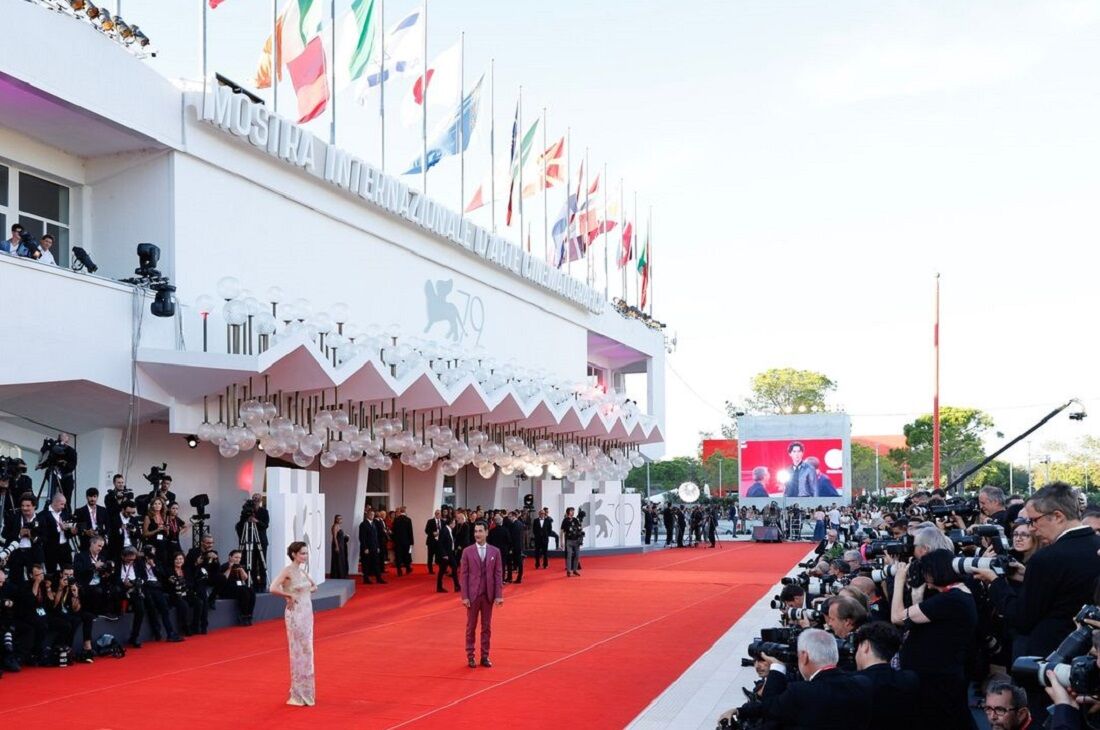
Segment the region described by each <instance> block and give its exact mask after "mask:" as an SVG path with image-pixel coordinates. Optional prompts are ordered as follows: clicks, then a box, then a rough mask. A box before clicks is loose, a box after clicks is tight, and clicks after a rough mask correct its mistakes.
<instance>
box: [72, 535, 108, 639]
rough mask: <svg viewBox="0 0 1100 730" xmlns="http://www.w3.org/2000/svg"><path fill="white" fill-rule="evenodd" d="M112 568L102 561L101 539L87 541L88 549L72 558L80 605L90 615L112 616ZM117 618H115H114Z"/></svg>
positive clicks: (97, 537)
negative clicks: (78, 586)
mask: <svg viewBox="0 0 1100 730" xmlns="http://www.w3.org/2000/svg"><path fill="white" fill-rule="evenodd" d="M113 571H114V566H113V565H112V564H111V563H110V562H108V561H105V560H104V559H103V538H102V537H99V536H98V535H96V536H95V537H93V538H91V539H90V540H88V549H87V550H84V551H82V552H80V553H78V554H77V556H76V557H75V558H73V573H74V575H75V576H76V581H77V583H78V584H79V585H80V590H81V593H82V596H81V597H82V601H81V602H82V604H83V605H84V608H85V609H86V610H87V611H89V612H91V613H103V614H108V615H110V614H114V613H115V611H114V606H113V601H112V600H111V598H112V596H111V590H110V584H111V574H112V573H113ZM116 618H117V616H116Z"/></svg>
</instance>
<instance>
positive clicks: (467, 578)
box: [458, 520, 504, 669]
mask: <svg viewBox="0 0 1100 730" xmlns="http://www.w3.org/2000/svg"><path fill="white" fill-rule="evenodd" d="M488 536H489V528H488V526H487V525H486V524H485V523H484V522H482V521H481V520H478V521H477V522H476V523H475V524H474V544H473V545H470V546H469V547H467V548H466V549H465V550H463V551H462V562H461V563H460V564H459V571H458V582H459V586H460V588H461V590H462V605H463V606H465V607H466V660H467V663H468V664H469V665H470V668H471V669H473V668H474V667H476V666H477V664H475V663H474V632H475V630H476V629H477V618H478V614H480V615H481V666H483V667H491V666H493V663H492V662H490V661H489V637H490V636H491V635H492V633H493V605H494V604H495V605H497V606H503V605H504V559H503V557H502V556H501V554H500V550H498V549H497V548H495V547H493V546H492V545H489V544H488V543H487V542H486V538H487V537H488Z"/></svg>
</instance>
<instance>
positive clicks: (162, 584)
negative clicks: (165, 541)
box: [142, 546, 183, 642]
mask: <svg viewBox="0 0 1100 730" xmlns="http://www.w3.org/2000/svg"><path fill="white" fill-rule="evenodd" d="M155 551H156V548H155V547H153V546H149V547H148V548H146V550H145V553H144V555H143V556H142V557H143V558H144V560H145V576H146V583H145V613H146V615H148V616H149V629H150V630H151V631H152V632H153V641H160V640H161V638H162V636H165V637H167V638H168V641H170V642H180V641H183V638H182V637H181V636H180V635H179V633H178V632H177V631H176V630H175V629H174V628H173V627H172V612H171V611H170V610H169V603H168V601H169V598H168V573H167V571H165V570H164V569H163V568H161V567H160V561H159V559H158V558H157V556H156V552H155ZM162 630H163V633H162Z"/></svg>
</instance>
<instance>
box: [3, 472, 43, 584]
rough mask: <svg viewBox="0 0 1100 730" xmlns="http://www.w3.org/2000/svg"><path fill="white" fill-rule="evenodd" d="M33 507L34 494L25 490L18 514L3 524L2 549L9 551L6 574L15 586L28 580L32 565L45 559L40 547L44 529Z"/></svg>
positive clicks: (20, 499)
mask: <svg viewBox="0 0 1100 730" xmlns="http://www.w3.org/2000/svg"><path fill="white" fill-rule="evenodd" d="M34 508H35V500H34V495H33V494H31V493H30V492H27V493H26V494H24V495H23V496H21V497H20V498H19V516H18V517H16V518H15V519H12V520H9V521H8V523H7V524H6V525H5V526H4V540H3V543H4V549H5V550H10V551H11V552H10V555H9V556H8V563H7V567H8V576H9V577H10V578H11V582H12V584H13V585H16V586H20V585H22V584H23V583H25V582H26V581H27V580H28V578H29V576H30V570H31V566H32V565H40V564H42V563H44V562H45V561H46V556H45V553H44V551H43V549H42V535H43V534H44V531H43V529H42V524H41V521H40V520H39V517H38V515H36V514H35V512H34Z"/></svg>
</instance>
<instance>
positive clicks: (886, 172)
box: [105, 0, 1100, 464]
mask: <svg viewBox="0 0 1100 730" xmlns="http://www.w3.org/2000/svg"><path fill="white" fill-rule="evenodd" d="M117 2H118V0H109V1H108V2H106V3H105V4H106V5H108V7H110V8H112V9H114V5H115V3H117ZM122 2H123V8H122V11H123V16H124V17H125V18H126V19H127V20H128V21H130V22H136V23H138V24H139V25H141V26H142V28H143V29H144V30H145V31H146V33H147V34H148V35H149V36H150V38H152V40H153V42H154V43H155V44H156V45H157V47H158V48H159V49H160V56H159V57H158V58H157V59H153V60H151V61H150V63H151V64H152V65H154V66H155V67H156V68H158V69H160V70H161V71H162V72H164V73H165V74H166V75H168V76H173V77H176V76H183V77H188V78H198V77H199V75H200V72H199V68H200V65H199V38H200V34H199V29H200V22H199V19H200V17H201V14H200V10H199V8H200V7H201V6H200V0H186V1H185V0H122ZM325 2H326V5H327V0H325ZM348 4H349V0H338V2H337V13H338V14H339V13H341V12H342V11H343V10H344V9H346V7H347V6H348ZM415 5H417V3H416V2H414V0H389V2H387V3H386V18H387V20H386V22H387V25H388V24H389V23H390V22H392V21H393V20H395V19H396V18H397V17H399V16H400V15H401V14H403V13H405V12H407V11H408V10H410V9H411V8H413V7H414V6H415ZM270 9H271V4H270V1H269V0H225V2H224V4H223V5H222V6H221V7H220V8H219V9H218V10H216V11H213V12H211V13H210V21H211V27H210V35H209V38H210V59H211V64H210V65H211V70H218V71H221V72H222V73H225V74H226V75H228V76H230V77H232V78H235V79H240V80H241V81H242V82H245V81H247V80H248V78H249V77H250V75H251V73H252V70H253V69H254V67H255V59H256V58H257V56H258V54H259V49H260V46H261V44H262V42H263V39H264V38H265V37H266V34H267V30H266V29H267V28H268V27H269V24H270V12H271V10H270ZM1098 30H1100V2H1096V1H1091V0H1035V1H1032V2H1023V1H1017V0H974V1H969V0H968V1H967V2H959V0H922V1H921V2H912V1H910V2H901V1H896V0H858V1H857V0H832V1H830V2H824V1H822V0H818V1H816V2H809V1H795V0H754V1H751V2H749V1H745V0H723V1H717V0H714V1H711V0H708V1H706V2H680V3H668V2H655V1H651V0H638V1H632V2H625V1H612V0H604V1H603V2H596V3H593V2H580V1H579V0H558V1H557V2H554V3H536V2H531V1H530V0H467V1H466V2H457V1H455V0H434V1H433V2H430V5H429V53H428V55H429V57H431V56H434V55H435V54H436V53H438V52H440V51H442V50H443V49H445V48H446V47H448V46H449V45H451V44H452V43H453V42H454V41H455V40H456V39H457V37H458V34H459V33H460V32H462V31H465V33H466V78H467V80H468V83H471V84H472V83H473V82H474V81H475V80H476V79H477V78H478V76H480V74H481V73H482V71H483V70H485V69H486V68H487V66H488V61H489V58H490V57H495V59H496V94H495V101H496V119H497V139H498V145H501V146H500V147H498V155H499V154H507V152H506V149H505V148H504V146H503V145H506V143H507V135H508V130H509V128H510V125H511V119H512V115H513V113H514V109H515V104H516V101H515V99H516V93H517V91H518V87H519V85H520V84H522V85H523V88H524V116H525V119H531V118H532V116H533V115H536V114H538V113H539V112H540V110H541V109H542V108H543V107H546V108H547V109H548V115H549V130H550V136H551V138H552V139H553V138H557V137H558V136H560V135H562V134H564V132H565V128H566V127H567V126H568V127H569V128H570V130H571V135H572V145H573V151H574V154H573V160H572V162H573V168H574V170H575V168H576V165H577V162H578V157H579V155H580V152H579V151H580V150H583V149H584V148H585V147H587V148H589V150H590V160H591V163H590V164H591V166H593V167H597V168H599V167H602V166H603V165H604V164H606V165H607V166H608V177H609V178H610V179H612V180H613V181H616V182H617V181H618V179H619V178H620V177H622V178H623V179H625V185H626V191H627V192H626V194H627V196H628V200H630V199H632V196H633V192H634V191H638V195H639V203H640V206H641V209H642V211H643V213H644V211H645V210H646V209H647V208H648V206H650V205H652V206H653V225H654V241H655V255H654V296H655V306H656V312H655V314H656V316H657V317H658V318H659V319H661V320H662V321H665V322H667V323H668V324H669V332H670V333H675V334H676V335H677V339H678V347H677V349H676V352H675V353H674V354H672V355H671V356H670V357H669V366H670V370H669V372H668V393H667V405H668V424H667V429H666V435H667V442H668V449H669V453H670V454H674V455H675V454H687V453H693V452H694V451H695V450H696V448H697V446H698V432H699V431H703V430H709V431H717V430H718V428H719V426H720V424H721V423H722V421H723V417H722V415H721V406H722V403H723V401H724V400H726V399H736V398H739V397H743V396H744V395H745V394H746V392H747V389H748V382H749V379H750V377H751V376H752V374H754V373H756V372H759V371H761V370H764V369H766V368H769V367H782V366H792V367H798V368H810V369H814V370H819V371H822V372H824V373H826V374H827V375H829V376H830V377H832V378H833V379H834V380H835V381H837V383H838V384H839V390H838V392H837V395H836V398H835V403H836V404H837V405H840V406H843V407H844V408H845V409H846V410H847V411H848V412H849V413H851V414H852V415H853V420H854V430H855V433H857V434H872V433H897V432H899V431H900V428H901V425H902V424H904V423H905V422H906V421H909V420H911V419H912V418H914V417H915V416H917V415H919V414H920V413H922V412H928V411H929V410H930V408H931V393H932V359H931V332H932V311H933V286H934V278H933V277H934V274H935V272H937V271H938V272H940V273H941V274H942V285H943V295H942V311H943V330H942V332H943V334H942V344H943V360H942V368H943V370H942V402H944V403H945V404H949V405H963V406H975V407H979V408H983V409H985V410H987V411H989V412H990V413H991V414H992V415H993V417H994V419H995V421H996V423H997V429H998V430H1001V431H1003V432H1004V433H1005V434H1006V435H1013V434H1015V433H1017V432H1019V431H1022V430H1023V429H1024V428H1026V427H1027V426H1028V425H1030V423H1032V422H1033V421H1035V420H1037V419H1038V418H1039V417H1040V416H1041V415H1042V414H1043V413H1045V412H1046V411H1048V410H1050V409H1051V408H1053V407H1054V406H1055V405H1057V404H1058V403H1060V402H1062V401H1064V400H1065V399H1067V398H1068V397H1070V396H1079V397H1081V398H1084V399H1087V400H1089V401H1091V402H1090V405H1091V406H1092V407H1093V410H1094V411H1095V413H1094V417H1093V418H1091V419H1088V420H1086V421H1084V422H1083V424H1070V423H1069V422H1068V421H1066V420H1065V419H1064V418H1062V419H1059V421H1058V422H1057V423H1056V424H1053V425H1051V426H1049V427H1047V429H1045V430H1044V431H1042V432H1040V434H1038V435H1037V436H1036V437H1035V438H1034V440H1033V453H1034V454H1035V455H1042V454H1043V453H1045V452H1044V448H1045V447H1043V446H1042V444H1043V443H1044V442H1046V441H1048V440H1050V439H1055V438H1058V439H1067V440H1068V439H1074V438H1076V437H1077V436H1079V435H1084V434H1096V433H1098V431H1100V380H1098V378H1097V359H1098V355H1100V352H1098V350H1100V347H1098V345H1097V337H1096V333H1095V329H1096V327H1095V324H1094V317H1095V315H1096V313H1097V312H1098V305H1100V287H1098V286H1097V285H1096V282H1095V279H1094V275H1095V273H1096V270H1097V266H1096V264H1097V259H1098V254H1097V246H1096V241H1097V225H1098V213H1100V202H1098V201H1100V141H1098V134H1100V85H1098V82H1097V74H1096V69H1097V68H1098V67H1100V45H1097V43H1096V38H1097V31H1098ZM404 91H405V87H404V86H398V87H397V88H396V89H395V90H394V92H393V94H392V96H398V95H399V94H400V93H404ZM291 99H292V96H291V93H290V89H289V86H287V87H286V88H285V90H284V91H281V92H280V112H285V111H289V110H288V102H289V101H290V100H291ZM391 103H392V104H393V105H392V106H391ZM483 103H485V101H484V100H483ZM387 109H388V117H389V119H390V121H389V123H388V125H387V133H388V135H389V140H390V141H389V143H388V144H387V168H388V169H390V170H391V171H392V169H393V167H396V166H397V165H398V164H405V163H406V162H408V161H411V159H412V158H413V157H415V155H416V153H417V145H418V144H419V142H418V137H417V136H416V134H415V133H413V132H412V131H410V130H405V129H404V128H402V127H401V126H400V124H399V122H398V121H397V120H398V117H399V115H398V114H397V102H396V101H392V102H391V99H390V97H387ZM483 113H484V114H485V115H486V118H485V121H486V122H487V116H488V107H487V106H486V107H485V108H484V111H483ZM337 114H338V119H339V120H340V122H341V123H340V125H339V131H338V134H339V138H338V142H339V144H340V145H341V146H344V147H347V148H349V149H351V150H353V151H356V152H359V153H360V154H362V155H363V156H365V157H367V158H368V159H371V158H373V157H375V156H376V155H377V152H378V142H377V139H378V136H379V126H378V123H377V110H376V108H369V109H363V108H359V107H356V106H354V104H353V102H352V100H351V97H350V96H349V95H348V94H345V95H344V96H343V97H340V98H338V100H337ZM434 123H435V120H434V118H433V119H430V120H429V127H431V126H434ZM313 128H314V131H315V133H317V134H319V135H324V134H326V133H327V118H322V119H321V120H319V121H318V122H315V123H314V127H313ZM483 128H484V125H483ZM499 150H504V151H503V152H500V151H499ZM487 168H488V152H487V144H486V142H485V139H484V138H483V137H479V139H477V140H475V142H474V144H472V145H471V149H470V153H469V154H468V155H467V159H466V171H467V173H466V174H467V182H466V191H467V195H468V194H469V191H470V190H471V189H472V188H473V187H474V186H475V185H476V184H477V182H479V181H480V180H481V179H482V177H483V176H484V175H485V173H486V172H487ZM437 169H438V170H439V172H438V174H437V173H436V172H435V171H433V177H432V178H431V179H430V180H429V193H431V194H432V195H433V197H439V198H440V199H443V200H450V199H453V200H454V203H453V205H454V206H455V207H457V205H458V200H459V195H458V190H457V187H458V182H457V181H458V175H459V173H458V169H459V167H458V164H457V162H456V161H447V162H444V163H442V164H441V165H440V167H439V168H437ZM555 192H557V191H555ZM560 201H561V197H560V193H559V194H558V195H555V196H554V197H552V198H551V201H550V204H549V208H550V217H551V219H552V218H553V217H554V213H556V211H557V210H558V208H559V207H560V204H561V203H560ZM628 208H632V205H629V206H628ZM528 214H529V216H530V217H533V218H535V220H536V221H537V224H536V228H535V233H534V234H533V238H534V240H535V244H534V245H535V246H536V248H537V247H540V246H541V245H542V244H541V241H542V237H541V230H540V229H539V227H538V226H541V220H542V209H541V201H540V204H539V205H538V206H537V207H536V205H535V204H532V205H530V206H529V207H528ZM597 255H599V256H600V259H599V264H598V266H597V268H598V269H599V270H601V271H602V251H597ZM613 265H614V264H612V266H613ZM612 281H613V284H612V294H618V284H617V283H615V282H617V281H618V280H617V278H615V277H614V276H613V278H612ZM632 286H633V285H632ZM630 296H631V297H632V298H633V296H634V293H633V291H631V293H630ZM991 443H996V442H995V441H993V442H991ZM1011 457H1012V458H1013V460H1014V461H1016V462H1017V463H1019V464H1023V463H1025V462H1026V460H1027V448H1026V447H1025V446H1024V445H1022V444H1021V445H1020V446H1019V447H1017V448H1016V449H1015V450H1014V451H1013V452H1012V453H1011Z"/></svg>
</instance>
